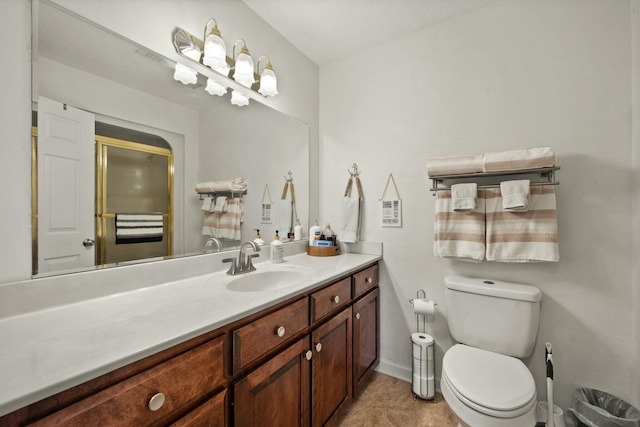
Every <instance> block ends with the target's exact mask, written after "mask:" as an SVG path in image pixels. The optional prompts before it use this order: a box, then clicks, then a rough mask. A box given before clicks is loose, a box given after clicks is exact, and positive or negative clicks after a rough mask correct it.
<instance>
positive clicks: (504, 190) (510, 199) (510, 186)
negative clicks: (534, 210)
mask: <svg viewBox="0 0 640 427" xmlns="http://www.w3.org/2000/svg"><path fill="white" fill-rule="evenodd" d="M530 184H531V181H529V180H528V179H519V180H515V181H503V182H501V183H500V194H501V195H502V207H503V208H504V209H505V210H508V211H512V212H526V211H527V208H528V206H529V185H530Z"/></svg>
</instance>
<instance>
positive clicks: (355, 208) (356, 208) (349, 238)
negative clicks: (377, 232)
mask: <svg viewBox="0 0 640 427" xmlns="http://www.w3.org/2000/svg"><path fill="white" fill-rule="evenodd" d="M359 218H360V200H359V199H358V198H357V197H353V198H352V197H343V199H342V205H341V217H340V232H339V233H338V240H339V241H341V242H346V243H355V242H357V241H358V223H359Z"/></svg>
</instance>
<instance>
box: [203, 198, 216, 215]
mask: <svg viewBox="0 0 640 427" xmlns="http://www.w3.org/2000/svg"><path fill="white" fill-rule="evenodd" d="M213 206H214V204H213V197H209V196H207V197H205V198H204V199H202V207H201V208H200V209H202V210H203V211H205V212H211V211H212V210H213Z"/></svg>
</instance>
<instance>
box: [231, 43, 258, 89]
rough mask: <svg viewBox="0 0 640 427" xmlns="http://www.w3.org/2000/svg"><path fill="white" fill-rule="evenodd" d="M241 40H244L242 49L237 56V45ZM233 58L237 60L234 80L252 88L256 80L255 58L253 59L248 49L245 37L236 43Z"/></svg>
mask: <svg viewBox="0 0 640 427" xmlns="http://www.w3.org/2000/svg"><path fill="white" fill-rule="evenodd" d="M239 42H242V49H241V50H240V53H239V54H238V56H236V45H237V44H238V43H239ZM233 60H234V62H235V70H234V72H233V80H235V81H237V82H238V83H240V84H241V85H242V86H246V87H248V88H250V87H251V85H252V84H254V83H255V82H256V81H255V79H254V78H253V59H251V54H250V53H249V49H247V43H246V42H245V41H244V39H238V40H237V41H236V42H235V43H234V45H233Z"/></svg>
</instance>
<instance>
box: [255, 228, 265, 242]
mask: <svg viewBox="0 0 640 427" xmlns="http://www.w3.org/2000/svg"><path fill="white" fill-rule="evenodd" d="M254 230H255V231H256V238H255V239H253V241H254V242H255V243H256V244H257V245H259V246H262V245H264V244H265V241H264V240H263V239H262V237H260V230H258V229H257V228H254Z"/></svg>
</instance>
